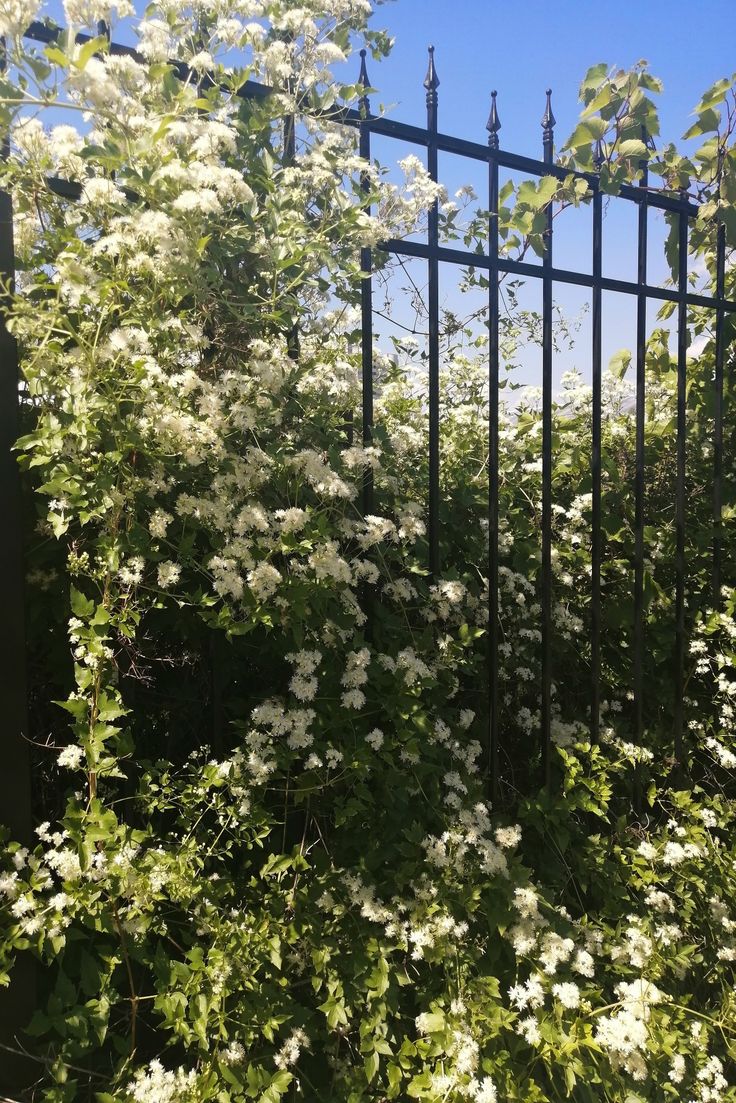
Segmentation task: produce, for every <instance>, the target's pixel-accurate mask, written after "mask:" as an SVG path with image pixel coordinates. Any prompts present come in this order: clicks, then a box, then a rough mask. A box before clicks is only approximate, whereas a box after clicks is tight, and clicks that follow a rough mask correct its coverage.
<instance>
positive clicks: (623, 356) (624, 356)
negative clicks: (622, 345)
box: [608, 349, 631, 379]
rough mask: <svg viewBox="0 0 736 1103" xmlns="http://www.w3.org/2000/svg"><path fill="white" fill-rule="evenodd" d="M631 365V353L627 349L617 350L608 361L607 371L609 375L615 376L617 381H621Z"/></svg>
mask: <svg viewBox="0 0 736 1103" xmlns="http://www.w3.org/2000/svg"><path fill="white" fill-rule="evenodd" d="M630 364H631V352H630V351H629V349H619V350H618V352H614V354H613V356H612V357H611V359H610V360H609V361H608V370H609V371H610V373H611V375H615V376H616V378H617V379H623V377H624V376H625V375H626V372H627V370H628V368H629V365H630Z"/></svg>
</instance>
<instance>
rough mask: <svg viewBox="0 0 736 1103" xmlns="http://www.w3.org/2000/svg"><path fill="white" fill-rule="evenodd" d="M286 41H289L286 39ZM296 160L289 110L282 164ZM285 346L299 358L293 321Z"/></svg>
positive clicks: (290, 87)
mask: <svg viewBox="0 0 736 1103" xmlns="http://www.w3.org/2000/svg"><path fill="white" fill-rule="evenodd" d="M287 41H291V40H290V39H287ZM286 91H287V92H288V93H289V94H293V92H294V81H293V78H292V77H290V78H289V80H288V82H287V85H286ZM295 160H296V118H295V116H294V114H293V112H291V113H290V114H288V115H285V116H284V165H293V164H294V161H295ZM286 348H287V352H288V354H289V357H290V359H291V360H298V359H299V325H298V323H297V322H296V321H295V322H294V323H293V325H292V326H291V328H290V329H289V332H288V333H287V335H286Z"/></svg>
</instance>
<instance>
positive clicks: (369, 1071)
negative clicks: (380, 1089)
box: [363, 1051, 381, 1084]
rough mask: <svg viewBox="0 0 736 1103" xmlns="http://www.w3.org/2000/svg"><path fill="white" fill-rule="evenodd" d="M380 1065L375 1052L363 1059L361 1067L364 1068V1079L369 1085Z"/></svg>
mask: <svg viewBox="0 0 736 1103" xmlns="http://www.w3.org/2000/svg"><path fill="white" fill-rule="evenodd" d="M380 1064H381V1059H380V1057H379V1056H378V1054H377V1053H376V1052H375V1051H374V1052H373V1053H369V1054H368V1056H367V1057H366V1058H364V1060H363V1067H364V1068H365V1078H366V1080H367V1081H368V1083H369V1084H370V1083H371V1082H372V1081H373V1080H374V1079H375V1076H376V1073H377V1072H378V1069H379V1067H380Z"/></svg>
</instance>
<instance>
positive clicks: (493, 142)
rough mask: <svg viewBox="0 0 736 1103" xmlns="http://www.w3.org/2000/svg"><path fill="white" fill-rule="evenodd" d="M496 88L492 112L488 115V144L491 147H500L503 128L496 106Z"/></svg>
mask: <svg viewBox="0 0 736 1103" xmlns="http://www.w3.org/2000/svg"><path fill="white" fill-rule="evenodd" d="M496 95H497V93H496V90H495V88H494V90H493V91H492V92H491V113H490V115H489V116H488V122H487V123H486V130H487V131H488V145H489V146H490V148H491V149H498V132H499V130H500V129H501V120H500V119H499V117H498V108H497V107H496Z"/></svg>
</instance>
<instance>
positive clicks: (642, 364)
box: [633, 132, 649, 745]
mask: <svg viewBox="0 0 736 1103" xmlns="http://www.w3.org/2000/svg"><path fill="white" fill-rule="evenodd" d="M643 139H644V142H645V143H646V142H647V135H646V132H644V133H643ZM640 168H641V179H640V180H639V187H640V188H641V189H642V190H643V197H642V200H641V201H640V203H639V212H638V219H639V222H638V235H637V274H636V278H637V284H638V288H639V290H638V292H637V296H636V414H635V417H636V429H635V440H636V444H635V449H636V456H635V475H634V670H633V690H634V735H635V742H636V743H637V745H639V744H641V741H642V738H643V734H644V699H643V698H644V460H645V445H644V417H645V408H644V403H645V397H646V396H645V386H646V353H647V295H646V290H645V285H646V282H647V202H646V190H645V189H646V188H647V187H648V184H649V163H648V161H647V160H644V161H642V162H641V165H640Z"/></svg>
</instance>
